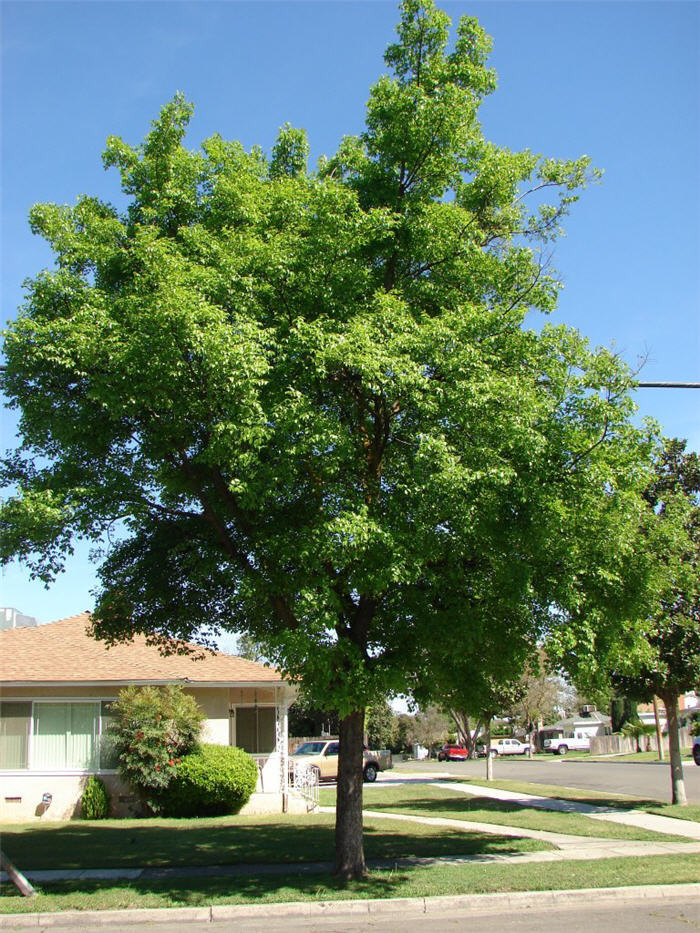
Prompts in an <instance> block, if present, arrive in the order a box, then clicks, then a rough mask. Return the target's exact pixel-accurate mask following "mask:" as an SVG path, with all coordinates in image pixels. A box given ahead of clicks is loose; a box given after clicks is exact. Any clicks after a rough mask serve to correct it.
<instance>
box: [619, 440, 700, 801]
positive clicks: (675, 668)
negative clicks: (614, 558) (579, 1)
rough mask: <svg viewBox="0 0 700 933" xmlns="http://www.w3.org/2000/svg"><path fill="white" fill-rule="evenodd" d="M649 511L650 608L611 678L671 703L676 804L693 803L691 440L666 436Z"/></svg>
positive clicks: (698, 571)
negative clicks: (689, 787)
mask: <svg viewBox="0 0 700 933" xmlns="http://www.w3.org/2000/svg"><path fill="white" fill-rule="evenodd" d="M645 499H646V501H647V503H648V505H649V508H648V510H647V512H646V514H645V515H644V521H643V523H642V525H641V527H640V529H639V536H638V549H639V554H640V559H641V560H644V561H645V562H647V563H648V565H649V576H648V579H649V586H648V590H647V598H648V609H647V612H646V614H645V615H643V616H642V617H641V618H640V619H638V620H637V622H636V625H635V627H634V628H633V629H632V632H633V634H634V635H635V636H636V641H635V644H634V646H633V650H632V651H630V650H629V648H628V646H627V645H624V646H623V647H622V649H621V650H619V652H618V653H617V655H615V654H613V656H612V658H611V662H610V665H609V666H610V669H611V670H612V680H613V683H614V684H615V686H616V687H617V688H618V689H620V690H621V691H622V692H624V693H625V694H627V695H629V696H631V697H634V698H636V699H638V700H643V701H646V702H650V701H651V700H652V699H653V697H654V696H658V697H660V698H661V699H662V700H663V702H664V706H665V708H666V720H667V724H668V736H669V752H670V756H669V757H670V766H671V798H672V802H673V803H683V804H684V803H686V802H687V801H686V794H685V786H684V781H683V764H682V761H681V751H680V745H679V736H678V725H679V723H678V706H679V698H680V697H681V696H682V695H683V694H684V693H686V692H689V691H693V690H700V457H698V455H697V454H696V453H694V452H686V451H685V441H681V440H678V439H672V440H667V441H666V442H665V443H664V444H663V446H662V447H660V448H659V450H658V451H657V455H656V458H655V471H654V477H653V479H652V481H651V482H650V483H649V486H648V487H647V489H646V491H645Z"/></svg>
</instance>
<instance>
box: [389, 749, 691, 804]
mask: <svg viewBox="0 0 700 933" xmlns="http://www.w3.org/2000/svg"><path fill="white" fill-rule="evenodd" d="M416 770H419V771H421V772H422V773H429V772H433V771H434V772H435V773H436V774H438V773H442V774H445V773H449V774H453V775H455V777H472V778H485V777H486V760H485V759H484V758H479V759H477V760H476V761H398V760H396V759H395V761H394V769H393V770H392V771H387V772H385V774H383V775H381V776H382V777H383V778H390V777H399V776H400V775H401V774H404V773H406V772H410V771H416ZM493 776H494V778H497V779H498V778H501V779H503V780H507V781H532V782H534V783H536V784H554V785H557V786H559V787H578V788H583V789H584V790H595V791H600V792H601V793H606V792H609V793H613V794H630V795H632V796H634V797H645V798H650V799H653V800H664V801H667V802H669V803H670V801H671V769H670V767H669V764H668V762H667V761H666V762H654V761H649V762H639V763H637V762H624V761H615V760H614V759H611V760H610V761H586V760H585V759H584V760H580V759H579V760H577V759H575V758H558V757H555V756H552V757H549V756H547V757H537V758H533V759H532V760H529V759H528V758H520V756H517V757H515V756H513V757H512V758H498V759H496V760H495V761H494V763H493ZM683 777H684V778H685V791H686V794H687V796H688V803H696V804H700V767H698V766H697V765H696V764H694V763H693V762H692V761H688V763H687V764H685V765H684V768H683Z"/></svg>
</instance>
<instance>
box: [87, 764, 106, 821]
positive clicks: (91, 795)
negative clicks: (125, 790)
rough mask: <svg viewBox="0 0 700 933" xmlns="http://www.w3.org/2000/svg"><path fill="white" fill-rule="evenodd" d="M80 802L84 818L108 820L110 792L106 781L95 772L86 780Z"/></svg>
mask: <svg viewBox="0 0 700 933" xmlns="http://www.w3.org/2000/svg"><path fill="white" fill-rule="evenodd" d="M80 803H81V807H82V817H83V819H84V820H106V819H107V817H108V816H109V794H108V793H107V788H106V787H105V785H104V781H101V780H100V779H99V778H98V777H97V776H96V775H95V774H91V775H90V777H89V778H88V779H87V781H86V782H85V789H84V790H83V796H82V797H81V801H80Z"/></svg>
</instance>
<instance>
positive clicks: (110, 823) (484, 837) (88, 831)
mask: <svg viewBox="0 0 700 933" xmlns="http://www.w3.org/2000/svg"><path fill="white" fill-rule="evenodd" d="M0 831H1V832H2V848H3V851H4V852H5V853H6V855H7V856H8V858H9V859H10V860H11V861H12V862H14V863H15V865H16V866H17V867H18V868H19V869H20V870H22V869H27V870H31V869H33V870H38V869H46V868H64V869H69V868H74V869H81V868H120V867H123V868H130V867H141V866H163V865H165V866H181V865H185V866H189V865H193V866H194V865H240V864H256V863H257V864H270V863H290V864H293V863H295V862H308V861H312V862H319V861H328V862H332V861H333V858H334V816H333V814H328V813H319V814H309V815H303V816H299V815H294V814H289V815H287V816H282V815H274V816H249V817H242V816H234V817H218V818H215V819H203V820H165V819H151V820H101V821H97V822H90V821H87V820H73V821H71V822H66V823H42V824H41V825H37V824H16V825H14V826H4V827H0ZM543 848H544V849H548V848H551V846H549V845H548V844H547V843H541V842H539V841H537V840H534V839H513V838H509V837H505V836H497V835H496V836H494V835H491V834H489V833H472V832H466V831H462V830H459V829H451V828H448V827H436V826H426V825H423V824H419V823H415V824H414V823H412V824H410V825H407V824H406V823H399V822H393V823H392V822H391V821H390V820H383V819H381V820H380V819H377V820H371V819H368V820H367V821H366V822H365V852H366V855H367V858H402V857H407V856H438V855H479V854H481V855H486V854H506V853H515V852H533V851H536V850H541V849H543Z"/></svg>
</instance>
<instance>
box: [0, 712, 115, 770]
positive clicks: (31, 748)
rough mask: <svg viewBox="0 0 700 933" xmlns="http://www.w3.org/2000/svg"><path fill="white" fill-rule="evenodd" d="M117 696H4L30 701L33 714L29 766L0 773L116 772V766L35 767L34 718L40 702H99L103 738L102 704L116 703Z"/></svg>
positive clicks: (100, 728) (31, 715)
mask: <svg viewBox="0 0 700 933" xmlns="http://www.w3.org/2000/svg"><path fill="white" fill-rule="evenodd" d="M116 700H117V697H93V696H90V697H73V696H71V697H50V696H47V697H2V702H3V703H29V704H30V705H31V714H30V717H29V747H28V749H27V767H26V768H3V769H0V774H2V775H7V776H9V777H15V776H19V777H21V776H23V775H31V774H46V775H76V774H116V773H117V769H116V768H97V769H92V768H89V769H77V768H34V767H33V757H34V719H35V706H36V704H38V703H66V704H67V703H97V704H98V705H99V713H98V716H97V720H98V731H97V735H98V738H102V704H103V703H114V702H116Z"/></svg>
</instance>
